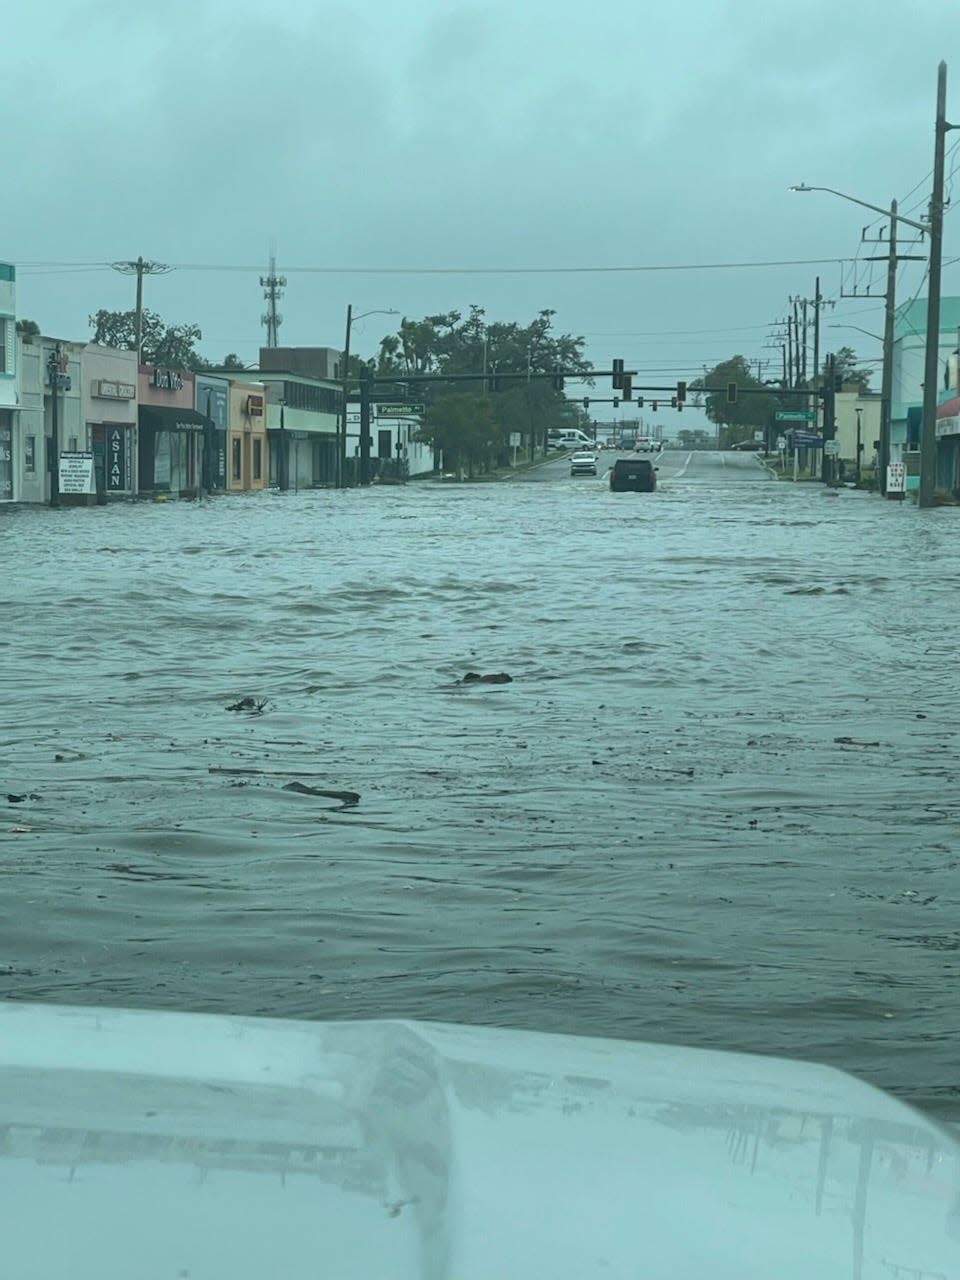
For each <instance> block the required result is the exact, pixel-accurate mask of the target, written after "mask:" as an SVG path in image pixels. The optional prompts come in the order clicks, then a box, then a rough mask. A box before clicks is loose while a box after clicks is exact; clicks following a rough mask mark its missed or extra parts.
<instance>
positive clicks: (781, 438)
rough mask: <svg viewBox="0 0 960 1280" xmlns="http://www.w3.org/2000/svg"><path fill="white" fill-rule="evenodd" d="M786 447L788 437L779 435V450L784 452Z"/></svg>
mask: <svg viewBox="0 0 960 1280" xmlns="http://www.w3.org/2000/svg"><path fill="white" fill-rule="evenodd" d="M786 447H787V437H786V436H777V450H778V451H779V452H780V453H783V451H784V449H785V448H786Z"/></svg>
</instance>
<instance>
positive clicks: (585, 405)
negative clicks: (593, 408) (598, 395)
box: [583, 396, 590, 409]
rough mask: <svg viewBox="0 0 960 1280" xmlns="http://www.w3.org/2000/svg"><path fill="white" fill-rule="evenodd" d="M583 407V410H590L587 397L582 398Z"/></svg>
mask: <svg viewBox="0 0 960 1280" xmlns="http://www.w3.org/2000/svg"><path fill="white" fill-rule="evenodd" d="M583 407H584V408H585V409H589V408H590V397H589V396H584V397H583Z"/></svg>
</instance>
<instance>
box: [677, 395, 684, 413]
mask: <svg viewBox="0 0 960 1280" xmlns="http://www.w3.org/2000/svg"><path fill="white" fill-rule="evenodd" d="M682 410H683V401H682V400H681V399H679V398H678V399H677V413H680V412H681V411H682Z"/></svg>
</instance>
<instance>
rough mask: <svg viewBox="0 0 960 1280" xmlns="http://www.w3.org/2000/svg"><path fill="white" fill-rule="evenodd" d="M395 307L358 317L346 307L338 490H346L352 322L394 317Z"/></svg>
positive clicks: (341, 377)
mask: <svg viewBox="0 0 960 1280" xmlns="http://www.w3.org/2000/svg"><path fill="white" fill-rule="evenodd" d="M399 314H400V313H399V311H397V309H396V307H388V308H386V309H385V310H380V309H378V310H374V311H361V312H360V314H359V315H358V316H355V315H354V314H353V304H352V303H350V304H349V305H348V306H347V332H346V337H345V339H344V343H343V368H342V369H341V370H340V384H341V397H342V399H343V405H342V407H341V411H340V421H339V423H338V427H337V465H336V476H335V481H334V483H335V485H336V488H338V489H344V488H346V474H345V473H346V466H347V392H348V390H349V382H350V377H349V371H350V331H351V329H352V328H353V325H354V322H355V321H357V320H365V319H366V318H367V316H396V315H399Z"/></svg>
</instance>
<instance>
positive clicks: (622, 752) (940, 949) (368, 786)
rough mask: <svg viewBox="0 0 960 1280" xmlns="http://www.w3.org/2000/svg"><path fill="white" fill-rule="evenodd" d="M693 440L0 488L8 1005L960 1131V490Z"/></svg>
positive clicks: (4, 981)
mask: <svg viewBox="0 0 960 1280" xmlns="http://www.w3.org/2000/svg"><path fill="white" fill-rule="evenodd" d="M693 461H694V465H693V466H691V465H690V462H689V460H688V459H687V458H686V455H683V454H679V453H677V454H673V455H665V459H664V461H663V463H662V464H661V488H660V490H659V491H658V492H657V493H656V494H654V495H636V494H616V495H614V494H610V493H608V492H607V491H606V489H605V488H604V485H603V483H602V481H598V480H593V479H591V478H583V479H581V478H578V479H576V480H571V479H570V478H569V476H568V475H567V474H566V471H565V469H564V467H563V466H562V464H553V465H552V466H551V467H548V468H546V469H545V470H544V471H542V472H540V473H539V474H538V476H537V482H536V483H531V482H524V481H519V482H511V483H505V484H476V485H443V484H430V483H423V484H410V485H408V486H406V487H403V488H382V489H379V490H378V489H376V488H373V489H370V490H367V491H364V492H358V491H352V492H347V493H333V492H324V491H320V492H309V493H301V494H287V495H279V494H276V493H266V494H261V495H257V496H250V497H235V498H219V499H216V500H214V501H212V502H205V503H203V504H201V505H196V504H188V503H181V504H172V503H171V504H167V505H152V504H147V503H141V504H135V505H119V506H110V507H105V508H94V509H86V510H61V511H59V512H49V511H46V510H30V509H19V510H15V509H8V510H4V511H0V552H2V556H3V564H4V576H3V579H2V596H3V618H4V626H3V629H2V632H0V661H2V667H3V673H4V681H3V687H4V734H3V742H2V746H0V793H2V794H0V888H2V896H0V997H3V998H7V999H15V1000H37V1001H48V1002H70V1003H79V1004H109V1005H128V1006H144V1007H150V1008H176V1009H192V1010H205V1011H222V1012H231V1013H245V1014H271V1015H277V1016H291V1017H304V1018H358V1017H394V1016H397V1017H400V1016H402V1017H412V1018H428V1019H436V1020H445V1021H454V1022H456V1021H462V1022H476V1023H485V1024H490V1025H498V1026H511V1027H526V1028H531V1029H536V1030H547V1031H561V1032H570V1033H581V1034H589V1035H605V1036H615V1037H630V1038H638V1039H649V1040H658V1041H670V1042H674V1043H678V1044H687V1045H698V1046H707V1047H713V1048H728V1049H745V1050H753V1051H760V1052H766V1053H774V1054H782V1055H786V1056H789V1057H803V1058H809V1059H814V1060H818V1061H821V1062H827V1063H831V1064H834V1065H837V1066H839V1067H843V1068H845V1069H847V1070H849V1071H852V1072H854V1073H856V1074H857V1075H859V1076H861V1077H863V1078H865V1079H867V1080H869V1081H872V1082H874V1083H876V1084H878V1085H880V1086H882V1087H884V1088H887V1089H889V1090H892V1091H893V1092H894V1093H896V1094H898V1095H899V1096H901V1097H903V1098H905V1099H907V1100H909V1101H911V1102H913V1103H915V1104H917V1105H919V1106H920V1107H922V1108H923V1109H925V1110H927V1111H928V1112H930V1113H933V1114H936V1115H939V1116H941V1117H943V1118H946V1119H950V1120H956V1119H957V1118H960V1073H958V1070H957V1067H958V1053H957V1013H956V1010H957V996H956V985H955V984H956V982H957V979H958V977H960V968H958V959H960V871H958V867H960V805H958V797H957V793H956V786H955V779H956V776H957V756H958V738H957V703H958V694H960V678H958V668H957V661H956V632H955V616H956V603H955V602H956V596H955V594H954V593H955V592H956V591H957V590H958V587H960V561H958V558H957V554H956V547H957V542H958V538H960V511H951V510H938V511H934V512H918V511H916V510H915V509H914V508H913V507H912V506H909V505H904V506H898V505H896V504H894V503H884V502H882V501H880V500H879V499H877V498H874V497H870V496H868V495H864V494H857V493H852V492H841V493H839V494H834V495H832V496H827V495H825V493H824V491H823V489H822V488H821V487H820V486H819V485H797V486H793V485H790V484H777V483H775V482H771V481H768V480H766V479H765V478H764V473H763V472H762V470H761V469H760V468H759V467H758V466H757V465H756V463H755V461H754V460H753V459H749V458H741V459H727V460H726V461H725V460H724V459H722V458H719V457H717V456H715V455H713V456H710V457H707V458H700V457H698V458H696V459H694V460H693ZM471 671H472V672H477V673H480V674H488V673H499V672H505V673H508V674H509V675H510V676H511V677H512V681H511V682H510V683H502V684H488V683H485V682H473V683H463V676H464V675H465V674H466V673H467V672H471ZM244 698H251V699H255V700H257V701H259V700H264V699H265V700H266V702H265V705H264V706H263V708H262V710H260V711H258V710H257V709H256V707H254V708H253V709H242V708H241V709H239V710H229V709H228V707H230V706H232V705H236V704H237V703H238V702H240V700H241V699H244ZM291 783H294V784H298V786H297V787H295V788H294V789H291V788H290V784H291ZM309 788H312V789H313V790H312V791H311V790H306V789H309ZM314 791H336V792H354V793H356V794H357V795H358V796H359V802H358V803H350V802H349V800H347V801H346V802H344V801H343V800H342V799H338V798H336V797H331V796H324V795H318V794H314ZM8 795H9V796H10V797H14V798H15V799H14V800H10V799H8ZM16 797H20V798H19V799H16Z"/></svg>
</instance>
